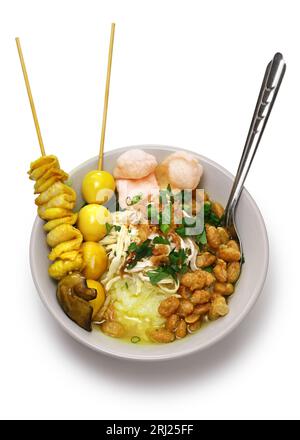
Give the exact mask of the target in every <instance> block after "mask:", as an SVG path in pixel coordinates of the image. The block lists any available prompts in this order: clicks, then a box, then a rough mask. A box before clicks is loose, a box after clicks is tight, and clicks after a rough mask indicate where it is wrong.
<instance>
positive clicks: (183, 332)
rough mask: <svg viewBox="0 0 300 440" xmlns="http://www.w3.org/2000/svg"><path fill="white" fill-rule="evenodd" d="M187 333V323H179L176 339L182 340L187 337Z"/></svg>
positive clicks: (182, 321)
mask: <svg viewBox="0 0 300 440" xmlns="http://www.w3.org/2000/svg"><path fill="white" fill-rule="evenodd" d="M186 333H187V325H186V322H185V321H184V320H183V319H182V320H181V321H180V322H179V324H178V327H177V329H176V332H175V335H176V338H177V339H182V338H184V337H185V336H186Z"/></svg>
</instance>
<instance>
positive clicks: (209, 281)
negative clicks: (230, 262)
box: [205, 272, 216, 287]
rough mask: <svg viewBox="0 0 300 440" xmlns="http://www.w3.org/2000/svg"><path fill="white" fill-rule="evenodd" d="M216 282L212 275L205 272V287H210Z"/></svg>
mask: <svg viewBox="0 0 300 440" xmlns="http://www.w3.org/2000/svg"><path fill="white" fill-rule="evenodd" d="M215 281H216V279H215V277H214V276H213V274H212V273H209V272H206V283H205V285H206V287H209V286H211V285H212V284H213V283H214V282H215Z"/></svg>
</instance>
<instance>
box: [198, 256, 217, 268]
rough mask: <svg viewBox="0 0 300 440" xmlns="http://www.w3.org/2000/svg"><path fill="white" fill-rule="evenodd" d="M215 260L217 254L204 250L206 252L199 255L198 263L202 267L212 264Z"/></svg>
mask: <svg viewBox="0 0 300 440" xmlns="http://www.w3.org/2000/svg"><path fill="white" fill-rule="evenodd" d="M215 261H216V257H215V255H213V254H211V253H210V252H204V254H202V255H199V256H198V257H197V261H196V264H197V266H198V267H199V268H200V269H201V268H202V267H208V266H211V265H212V264H214V262H215Z"/></svg>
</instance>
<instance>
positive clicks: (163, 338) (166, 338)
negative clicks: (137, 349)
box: [150, 328, 175, 344]
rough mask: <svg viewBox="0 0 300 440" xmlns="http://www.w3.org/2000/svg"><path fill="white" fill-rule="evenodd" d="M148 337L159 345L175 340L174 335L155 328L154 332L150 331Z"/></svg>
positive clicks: (165, 330) (163, 329)
mask: <svg viewBox="0 0 300 440" xmlns="http://www.w3.org/2000/svg"><path fill="white" fill-rule="evenodd" d="M150 337H151V339H153V340H154V341H155V342H159V343H161V344H167V343H169V342H173V341H174V339H175V336H174V334H173V333H172V332H170V331H169V330H167V329H165V328H157V329H155V330H152V331H151V332H150Z"/></svg>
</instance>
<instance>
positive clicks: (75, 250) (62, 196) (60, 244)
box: [16, 38, 107, 331]
mask: <svg viewBox="0 0 300 440" xmlns="http://www.w3.org/2000/svg"><path fill="white" fill-rule="evenodd" d="M16 43H17V48H18V53H19V57H20V62H21V67H22V71H23V75H24V80H25V85H26V89H27V94H28V98H29V102H30V107H31V111H32V115H33V120H34V124H35V128H36V133H37V136H38V140H39V145H40V150H41V154H42V157H40V158H39V159H37V160H36V161H35V162H33V163H31V166H30V171H29V177H30V179H32V180H34V181H35V186H34V192H35V194H38V196H37V198H36V200H35V203H36V205H37V207H38V215H39V216H40V217H41V218H42V219H43V220H44V221H45V222H46V224H45V225H44V230H45V232H47V243H48V245H49V246H50V247H51V248H52V250H51V252H50V254H49V259H50V260H51V261H53V263H52V264H51V265H50V267H49V275H50V276H51V277H52V278H55V279H57V280H59V285H58V288H57V292H56V296H57V300H58V302H59V304H60V306H61V307H62V309H63V310H64V312H65V313H66V314H67V315H68V316H69V318H70V319H72V320H73V321H74V322H76V324H78V325H79V326H80V327H82V328H84V329H85V330H87V331H91V330H92V320H93V319H96V317H97V314H98V312H99V310H100V308H101V307H102V305H103V303H104V301H105V290H104V288H103V286H102V285H101V283H99V282H98V281H97V280H98V279H99V277H100V276H101V274H102V273H103V272H104V271H105V269H106V265H107V256H106V252H105V249H104V248H103V247H102V246H101V245H100V244H99V243H91V242H86V243H84V244H83V245H82V241H83V235H82V234H81V232H80V231H79V230H78V229H77V228H76V227H74V226H73V225H75V223H76V222H77V217H78V215H77V214H76V213H74V212H73V209H74V207H75V203H76V192H75V191H74V190H73V189H72V188H71V187H70V186H68V185H67V184H66V183H65V182H66V180H67V179H68V177H69V176H68V174H67V173H65V172H64V171H63V170H62V169H61V168H60V165H59V161H58V159H57V157H56V156H46V153H45V148H44V144H43V139H42V135H41V130H40V126H39V122H38V118H37V113H36V109H35V105H34V101H33V97H32V93H31V88H30V83H29V79H28V75H27V70H26V66H25V61H24V58H23V53H22V49H21V44H20V40H19V38H16ZM97 206H98V207H100V206H99V205H97ZM101 208H102V207H101ZM87 277H89V279H87Z"/></svg>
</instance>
